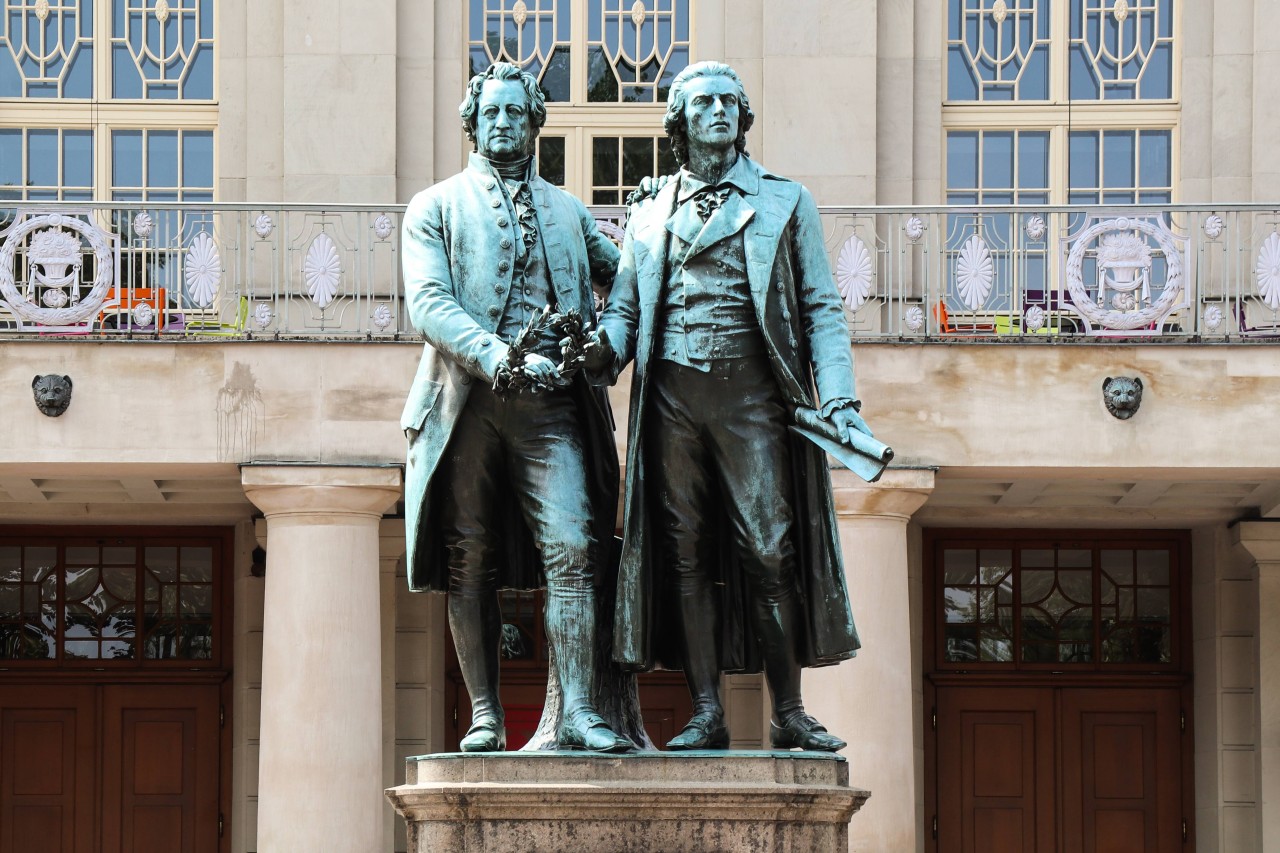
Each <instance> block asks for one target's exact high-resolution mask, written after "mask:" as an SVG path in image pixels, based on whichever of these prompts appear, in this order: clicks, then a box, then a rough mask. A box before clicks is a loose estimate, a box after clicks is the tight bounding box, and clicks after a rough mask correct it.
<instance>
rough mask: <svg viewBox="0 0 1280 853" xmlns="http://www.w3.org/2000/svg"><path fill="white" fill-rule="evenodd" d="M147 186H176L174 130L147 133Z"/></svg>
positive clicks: (176, 133)
mask: <svg viewBox="0 0 1280 853" xmlns="http://www.w3.org/2000/svg"><path fill="white" fill-rule="evenodd" d="M147 186H149V187H176V186H178V132H177V131H176V130H152V131H149V132H148V133H147Z"/></svg>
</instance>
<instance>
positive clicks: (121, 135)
mask: <svg viewBox="0 0 1280 853" xmlns="http://www.w3.org/2000/svg"><path fill="white" fill-rule="evenodd" d="M111 184H112V186H116V187H140V186H142V131H140V130H114V131H112V132H111Z"/></svg>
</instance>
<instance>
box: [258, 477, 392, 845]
mask: <svg viewBox="0 0 1280 853" xmlns="http://www.w3.org/2000/svg"><path fill="white" fill-rule="evenodd" d="M241 481H242V483H243V484H244V490H245V494H246V495H248V497H249V500H251V501H253V503H254V504H256V505H257V506H258V508H259V509H261V510H262V511H263V513H264V514H265V515H266V521H267V538H268V545H269V547H268V548H267V579H266V581H267V582H266V593H265V598H266V601H265V607H264V610H265V613H264V620H263V621H264V625H263V638H262V727H261V732H262V733H261V746H260V748H259V770H258V849H259V850H325V851H332V853H370V851H375V850H378V849H379V848H380V840H381V838H382V831H383V821H382V781H383V777H382V683H381V680H382V673H381V658H382V654H381V645H382V636H381V627H380V614H379V598H380V594H379V565H378V561H379V553H378V524H379V521H380V519H381V518H382V514H383V513H384V512H386V511H387V510H388V509H390V508H391V507H392V506H394V505H395V502H396V500H397V499H398V498H399V497H400V481H401V474H400V470H399V469H398V468H361V467H341V466H332V467H330V466H306V465H288V466H285V465H278V466H277V465H260V466H259V465H253V466H246V467H245V468H244V469H243V471H242V474H241Z"/></svg>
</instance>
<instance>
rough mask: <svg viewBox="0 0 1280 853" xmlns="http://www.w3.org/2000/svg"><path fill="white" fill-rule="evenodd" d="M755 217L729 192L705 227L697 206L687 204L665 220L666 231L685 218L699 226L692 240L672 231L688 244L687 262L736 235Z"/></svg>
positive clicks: (738, 196)
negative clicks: (674, 222)
mask: <svg viewBox="0 0 1280 853" xmlns="http://www.w3.org/2000/svg"><path fill="white" fill-rule="evenodd" d="M755 215H756V210H755V208H754V207H752V206H751V204H750V203H749V202H748V201H746V200H745V199H744V198H743V197H742V196H741V195H739V194H738V193H736V192H731V193H729V195H728V197H727V198H725V200H724V204H722V205H721V206H720V207H719V208H717V209H716V210H715V212H714V213H712V214H711V216H710V217H709V218H708V219H707V222H706V224H705V225H703V224H702V223H701V220H699V219H698V212H697V206H696V205H694V204H692V203H689V202H687V203H685V204H683V205H681V206H680V209H679V210H677V211H676V212H675V215H674V216H672V217H671V218H670V219H668V220H667V230H668V231H671V230H672V229H671V225H672V222H673V221H676V220H679V219H685V218H692V219H693V221H694V222H697V223H698V224H699V225H700V226H701V228H700V230H699V231H698V232H697V234H696V236H695V237H694V238H693V239H692V240H689V239H686V238H685V237H684V235H683V234H680V233H679V232H677V231H672V233H673V234H676V235H677V236H678V237H680V239H682V240H684V241H685V242H686V243H689V244H690V245H689V249H688V251H686V252H685V253H684V260H686V261H688V260H689V259H690V258H692V257H694V256H695V255H697V254H698V253H699V252H702V251H705V250H707V249H709V248H711V247H712V246H714V245H715V244H716V243H719V242H720V241H721V240H724V239H725V238H727V237H732V236H733V235H734V234H737V233H738V232H739V231H741V230H742V228H743V226H745V225H746V224H747V223H748V222H750V221H751V220H752V218H753V217H755Z"/></svg>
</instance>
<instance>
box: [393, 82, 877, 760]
mask: <svg viewBox="0 0 1280 853" xmlns="http://www.w3.org/2000/svg"><path fill="white" fill-rule="evenodd" d="M461 113H462V119H463V122H464V124H465V125H466V129H467V134H468V136H469V137H470V138H471V139H472V140H473V141H474V142H475V148H476V150H475V153H473V154H472V155H471V159H470V163H469V164H468V166H467V168H466V169H465V170H464V171H463V172H462V173H461V174H459V175H456V176H454V177H453V178H450V179H449V180H446V181H444V182H442V183H440V184H438V185H436V186H433V187H431V188H430V189H428V190H426V191H424V192H422V193H420V194H419V195H418V196H417V197H415V198H414V200H413V202H412V203H411V204H410V205H409V209H408V211H407V213H406V216H405V221H404V240H403V249H404V273H405V294H406V296H405V298H406V301H407V304H408V307H409V311H410V315H411V317H412V319H413V322H414V325H415V326H416V327H417V328H418V329H420V330H421V331H422V333H423V335H424V337H425V338H426V340H427V344H426V347H425V350H424V354H423V357H422V362H421V364H420V366H419V369H418V374H417V377H416V378H415V380H414V384H413V388H412V390H411V391H410V394H409V399H408V403H407V405H406V407H405V412H404V417H403V419H402V426H403V427H404V429H405V430H406V433H407V435H408V437H409V453H408V472H407V485H406V528H407V536H408V556H407V559H408V576H409V585H410V587H411V588H413V589H415V590H447V591H448V593H449V605H448V607H449V624H450V628H451V629H452V632H453V637H454V644H455V646H456V648H457V651H458V659H459V664H460V666H461V669H462V674H463V678H464V681H465V682H466V687H467V690H468V693H469V694H470V696H471V701H472V708H473V717H472V725H471V728H470V730H469V731H468V732H467V734H466V735H465V737H463V738H462V742H461V747H462V749H463V750H464V751H477V752H484V751H493V750H501V749H503V748H504V747H505V728H504V724H503V712H502V706H501V703H500V701H499V698H498V671H499V644H500V636H501V624H502V618H501V612H500V609H499V605H498V597H497V591H498V589H500V588H517V589H531V588H536V587H539V586H542V585H543V583H544V580H545V586H546V590H547V593H546V609H545V618H546V634H547V637H548V641H549V645H550V647H551V649H552V651H553V652H554V654H553V655H552V659H553V660H554V669H553V673H552V678H553V679H555V680H556V681H557V682H558V687H559V692H560V701H561V708H560V716H559V721H558V726H557V727H556V737H555V741H556V743H557V744H558V745H559V746H560V747H564V748H585V749H589V750H596V751H603V752H618V751H625V750H628V749H631V748H633V746H640V745H644V744H643V743H641V742H640V741H645V740H646V739H645V738H644V735H643V731H642V729H641V732H640V734H639V736H638V737H637V735H636V734H635V732H634V731H628V730H626V727H625V726H623V725H620V724H619V722H618V714H617V713H616V705H617V697H616V696H607V697H602V695H601V694H602V692H603V691H602V690H601V688H600V685H601V684H602V682H603V681H605V680H606V679H602V678H601V676H600V673H601V672H602V671H604V670H607V669H609V668H610V667H620V668H621V669H622V670H626V671H629V672H631V671H638V670H646V669H650V668H652V667H655V666H663V667H670V668H681V669H683V670H684V672H685V675H686V678H687V681H688V684H689V690H690V693H691V695H692V698H693V707H694V714H693V717H692V718H691V719H690V720H689V721H688V723H687V725H686V726H685V727H684V729H683V731H681V732H680V734H679V735H677V736H676V737H675V738H674V739H673V740H672V741H671V742H670V743H669V744H668V748H670V749H677V750H700V749H724V748H727V747H728V745H729V733H728V729H727V727H726V725H725V714H724V709H723V706H722V704H721V700H720V694H719V681H720V675H721V673H722V672H726V671H747V672H752V671H760V670H761V669H763V671H764V673H765V677H766V680H767V682H768V684H769V688H770V692H771V694H772V697H773V712H774V713H773V725H772V744H773V746H775V747H777V748H793V747H799V748H802V749H811V750H838V749H840V748H842V747H843V746H845V743H844V741H842V740H840V739H839V738H837V737H835V736H834V735H832V734H830V733H828V732H827V731H826V729H825V728H824V727H823V726H822V725H821V724H820V723H819V722H818V721H817V720H815V719H814V718H813V717H812V716H810V715H808V714H807V713H805V710H804V705H803V702H802V700H801V695H800V671H801V668H802V667H805V666H816V665H823V664H828V663H834V662H837V661H840V660H843V659H845V658H849V657H852V656H853V655H854V653H855V651H856V650H857V648H858V645H859V642H858V636H857V631H856V629H855V627H854V623H853V617H852V614H851V612H850V607H849V598H848V592H847V589H846V586H845V580H844V570H843V566H842V561H841V555H840V546H839V541H838V538H837V532H836V518H835V509H834V505H833V500H832V492H831V480H830V475H829V473H828V469H827V461H826V455H825V453H824V452H823V450H822V449H821V448H819V447H818V446H817V445H815V444H813V443H812V442H810V441H808V440H806V439H805V438H803V437H802V436H801V434H800V432H798V431H797V430H796V429H794V425H795V418H796V413H797V411H806V412H809V413H810V414H811V415H813V414H814V413H816V415H815V417H816V418H817V419H818V420H819V421H820V422H821V424H822V425H823V427H824V429H825V430H826V432H827V433H829V434H830V435H833V436H835V437H836V438H837V439H838V440H840V441H843V440H844V439H846V438H856V436H854V435H853V434H854V433H860V434H863V433H864V434H866V435H868V436H869V435H870V431H869V430H868V429H867V427H866V424H865V423H864V422H863V420H862V418H861V417H860V416H859V415H858V408H859V403H858V400H857V397H856V395H855V393H854V380H853V364H852V356H851V352H850V347H849V337H848V332H847V327H846V324H845V319H844V314H843V310H842V307H841V303H840V299H839V296H838V294H837V292H836V288H835V284H834V282H833V280H832V277H831V271H830V267H829V262H828V258H827V253H826V248H825V245H824V240H823V232H822V228H821V225H820V222H819V218H818V210H817V207H816V206H815V204H814V201H813V199H812V197H811V196H810V194H809V193H808V191H807V190H805V189H804V187H802V186H800V185H799V184H797V183H794V182H792V181H789V180H787V179H785V178H782V177H779V176H777V175H774V174H773V173H771V172H769V171H768V170H766V169H764V168H762V167H761V166H760V165H759V164H757V163H756V162H755V161H753V160H752V159H751V158H750V157H749V156H748V155H747V152H746V147H745V145H746V133H747V131H748V130H749V129H750V127H751V124H752V122H753V121H754V114H753V113H752V111H751V107H750V104H749V103H748V100H747V96H746V93H745V92H744V90H743V86H742V83H741V81H740V80H739V79H738V77H737V75H736V74H735V73H734V72H733V70H732V69H731V68H729V67H728V66H727V65H723V64H720V63H715V62H704V63H699V64H697V65H693V66H690V67H688V68H687V69H685V70H684V71H683V72H681V73H680V74H679V75H678V76H677V77H676V79H675V81H674V83H673V85H672V87H671V90H670V94H669V96H668V108H667V114H666V118H665V121H664V126H665V129H666V132H667V134H668V136H669V137H670V139H671V144H672V150H673V153H674V154H675V157H676V160H677V161H678V162H679V163H680V165H681V169H680V171H679V173H678V174H677V175H675V176H672V177H670V178H669V179H667V180H665V182H661V181H660V182H659V183H657V184H655V185H647V186H646V190H648V191H651V194H650V195H649V196H648V197H647V198H644V199H643V200H642V201H639V202H637V203H636V204H634V205H633V207H632V208H631V211H630V218H629V221H628V224H627V229H626V237H625V239H624V241H623V245H622V251H621V255H619V252H618V249H617V248H616V247H615V246H614V245H613V244H612V243H611V242H610V241H609V240H607V239H606V238H604V237H603V236H602V235H601V233H600V232H599V230H598V228H597V226H596V223H595V221H594V220H593V219H592V217H591V215H590V214H589V213H588V212H587V210H586V208H585V207H584V206H583V205H582V203H581V202H580V201H578V200H577V199H576V198H574V197H573V196H571V195H570V194H568V193H566V192H564V191H563V190H560V189H557V188H555V187H553V186H551V185H549V184H548V183H546V182H545V181H544V180H542V179H541V178H540V177H538V175H537V171H536V165H535V164H534V162H533V158H532V153H533V150H534V140H535V139H536V136H537V133H538V129H539V128H540V127H541V125H542V123H543V121H544V120H545V118H546V108H545V105H544V102H543V96H542V94H541V92H540V91H539V89H538V86H537V84H536V82H535V81H534V80H533V78H532V77H530V76H529V75H527V74H523V73H521V72H520V71H519V70H518V69H517V68H516V67H515V66H511V65H507V64H504V63H499V64H496V65H494V66H492V67H491V68H489V69H488V70H487V71H486V72H484V73H483V74H480V75H477V76H476V77H475V78H473V79H472V80H471V82H470V84H469V86H468V90H467V97H466V100H465V101H464V102H463V104H462V107H461ZM593 282H594V283H595V284H596V285H597V286H598V287H600V288H602V289H608V288H610V286H611V290H610V295H609V299H608V303H607V305H606V307H605V309H604V311H603V313H602V314H601V315H600V317H599V318H598V319H597V317H596V312H595V310H594V305H593V290H592V284H593ZM552 316H554V317H556V318H560V319H561V320H562V322H560V323H559V325H557V324H556V323H553V322H549V321H548V318H549V317H552ZM564 318H569V321H568V322H565V321H563V320H564ZM566 329H567V330H569V332H570V333H569V334H568V335H566ZM628 365H633V367H634V369H633V373H632V380H631V382H632V385H631V409H630V415H629V431H628V444H627V454H626V459H627V464H626V489H625V493H624V507H625V515H624V521H623V537H622V552H621V558H620V560H619V559H617V558H616V554H615V549H614V547H613V543H614V537H613V528H614V518H615V512H616V507H617V488H618V467H617V459H616V454H615V451H614V444H613V440H612V435H611V426H610V416H609V409H608V401H607V399H606V398H605V396H604V393H603V387H604V386H606V385H609V384H612V383H613V382H615V381H616V380H617V378H618V377H619V375H620V373H621V372H622V371H623V369H624V368H625V367H627V366H628ZM615 572H616V574H615ZM610 627H612V632H611V633H610V631H609V629H610ZM602 635H603V636H604V640H605V641H604V642H603V643H601V642H600V641H599V640H600V637H601V636H602ZM602 657H604V658H611V660H602V659H601V658H602ZM606 701H607V702H609V703H610V709H606V708H605V707H604V704H605V703H606ZM602 712H603V713H602ZM646 742H647V741H646Z"/></svg>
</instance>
